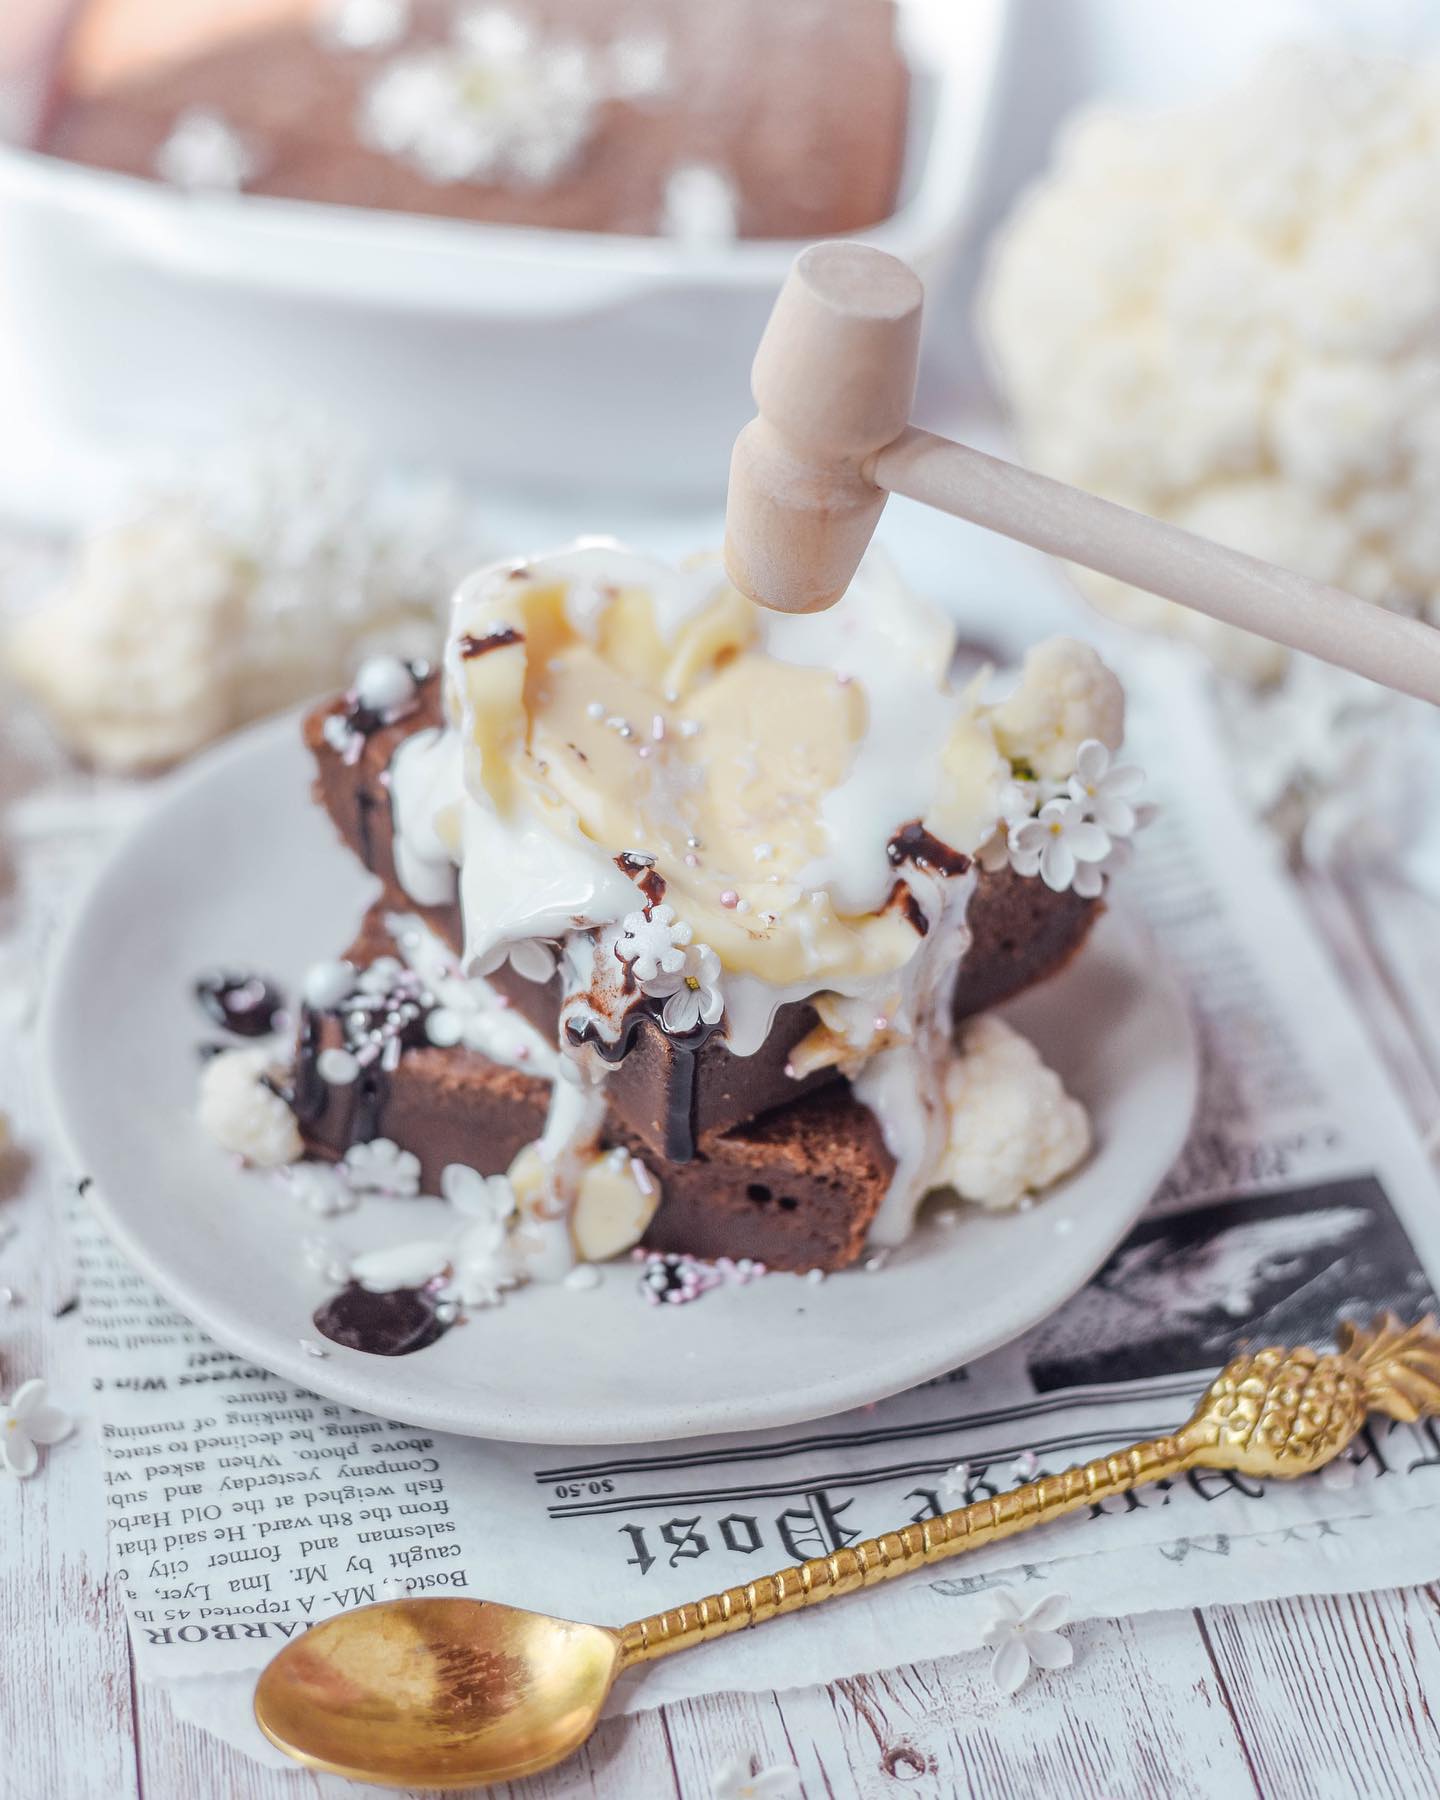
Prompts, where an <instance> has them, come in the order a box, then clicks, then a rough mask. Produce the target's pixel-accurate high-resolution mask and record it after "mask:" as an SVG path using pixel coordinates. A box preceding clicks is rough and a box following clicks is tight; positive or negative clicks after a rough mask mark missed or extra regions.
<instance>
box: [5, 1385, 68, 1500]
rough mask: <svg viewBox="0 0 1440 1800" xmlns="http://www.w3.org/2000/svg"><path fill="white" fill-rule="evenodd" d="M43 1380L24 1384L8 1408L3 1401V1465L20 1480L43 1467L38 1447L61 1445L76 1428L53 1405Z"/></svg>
mask: <svg viewBox="0 0 1440 1800" xmlns="http://www.w3.org/2000/svg"><path fill="white" fill-rule="evenodd" d="M48 1391H49V1390H48V1389H47V1388H46V1385H45V1383H44V1382H43V1381H41V1380H40V1379H38V1377H37V1379H35V1380H34V1381H27V1382H24V1383H23V1384H22V1385H21V1386H20V1387H18V1388H17V1389H16V1390H15V1398H14V1399H13V1400H11V1401H10V1403H9V1404H8V1405H5V1404H4V1403H3V1402H0V1462H3V1463H4V1464H5V1467H6V1468H7V1469H8V1470H9V1472H10V1473H11V1474H12V1475H14V1476H17V1477H18V1478H19V1479H20V1480H21V1481H23V1480H24V1479H25V1477H26V1476H27V1475H33V1474H34V1473H35V1471H36V1469H37V1468H39V1466H40V1452H39V1450H38V1449H37V1448H36V1446H37V1445H39V1444H58V1443H59V1442H60V1440H61V1439H62V1438H67V1437H69V1435H70V1433H71V1432H72V1431H73V1430H74V1429H75V1421H74V1420H73V1419H72V1418H71V1417H70V1415H69V1413H67V1412H65V1411H64V1410H63V1409H62V1408H60V1407H58V1406H51V1405H50V1403H49V1401H48V1399H47V1398H46V1395H47V1393H48Z"/></svg>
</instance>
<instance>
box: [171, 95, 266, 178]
mask: <svg viewBox="0 0 1440 1800" xmlns="http://www.w3.org/2000/svg"><path fill="white" fill-rule="evenodd" d="M258 172H259V170H258V165H257V162H256V158H255V153H254V151H253V149H252V148H251V146H250V144H249V143H248V142H247V141H246V139H244V138H243V137H241V135H240V133H239V132H238V131H236V130H235V128H234V127H233V126H232V125H230V124H229V123H228V122H227V121H226V120H225V118H224V117H223V115H222V114H220V113H218V112H216V111H215V110H214V109H213V108H212V107H208V106H192V107H190V108H189V109H188V110H187V111H185V112H182V113H181V114H180V116H179V118H178V119H176V121H175V123H174V124H173V125H172V126H171V128H170V132H169V135H168V136H167V137H166V139H165V141H164V142H163V143H162V144H161V146H160V148H159V149H158V150H157V151H156V152H155V173H156V174H157V175H158V176H159V177H160V179H161V180H162V181H168V182H169V183H170V184H171V186H172V187H178V188H183V189H184V190H185V191H186V192H187V193H206V192H208V193H219V194H225V193H229V194H237V193H239V191H240V189H241V188H243V187H244V186H245V183H246V182H247V181H251V180H253V179H254V177H255V175H256V174H257V173H258Z"/></svg>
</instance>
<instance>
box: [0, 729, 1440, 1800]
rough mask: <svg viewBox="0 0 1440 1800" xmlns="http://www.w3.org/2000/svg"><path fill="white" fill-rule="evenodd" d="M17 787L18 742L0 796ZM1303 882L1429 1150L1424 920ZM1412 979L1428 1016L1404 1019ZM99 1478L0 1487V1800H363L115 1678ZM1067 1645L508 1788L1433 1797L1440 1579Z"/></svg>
mask: <svg viewBox="0 0 1440 1800" xmlns="http://www.w3.org/2000/svg"><path fill="white" fill-rule="evenodd" d="M3 703H4V702H3V696H0V704H3ZM6 729H7V727H6V726H3V725H0V734H3V733H4V732H5V731H6ZM0 742H3V736H0ZM34 779H35V770H34V768H33V765H31V764H30V763H29V762H28V761H27V753H26V751H25V750H24V749H23V748H22V749H20V750H18V751H17V750H14V741H13V735H12V754H11V755H10V756H9V757H8V758H7V757H6V756H5V755H4V754H3V753H0V807H3V806H4V805H5V804H6V803H7V802H8V801H9V800H11V799H13V798H14V797H15V795H16V793H17V792H19V791H23V790H24V789H25V788H27V787H29V786H31V784H32V783H33V781H34ZM13 888H14V877H13V870H12V869H11V868H10V867H9V865H8V864H7V861H6V858H5V856H4V853H3V845H0V944H3V943H4V941H5V938H6V934H7V932H9V931H12V930H13V928H14V922H15V920H16V919H18V918H19V917H20V916H21V905H20V899H19V897H18V896H17V895H16V894H15V892H14V891H13ZM1306 889H1307V895H1308V898H1309V900H1310V903H1311V906H1312V910H1313V912H1314V915H1315V917H1316V920H1317V922H1318V923H1319V925H1320V927H1321V929H1322V931H1323V932H1324V934H1325V936H1326V938H1327V939H1328V941H1329V942H1330V944H1331V945H1332V947H1333V949H1334V951H1335V954H1336V956H1337V958H1338V960H1339V961H1340V963H1341V965H1342V967H1343V969H1344V972H1345V975H1346V978H1347V980H1348V982H1349V984H1350V986H1351V988H1352V991H1353V992H1354V994H1355V996H1356V1000H1357V1003H1358V1004H1359V1005H1360V1006H1361V1008H1362V1010H1363V1012H1364V1014H1365V1016H1366V1017H1367V1019H1368V1020H1369V1021H1370V1023H1371V1025H1372V1027H1373V1030H1374V1032H1375V1035H1376V1037H1377V1039H1378V1040H1379V1042H1380V1044H1381V1046H1382V1048H1383V1050H1384V1053H1385V1056H1386V1058H1387V1061H1388V1063H1389V1065H1390V1067H1391V1069H1392V1071H1393V1073H1394V1075H1395V1079H1396V1081H1397V1083H1398V1084H1399V1086H1400V1088H1401V1090H1402V1091H1403V1093H1404V1095H1405V1098H1406V1101H1407V1103H1408V1104H1409V1106H1410V1108H1411V1110H1412V1112H1413V1113H1414V1116H1415V1118H1416V1120H1417V1122H1418V1124H1419V1125H1420V1128H1421V1130H1422V1131H1423V1132H1424V1133H1425V1134H1426V1136H1427V1139H1428V1141H1430V1142H1431V1143H1435V1142H1437V1141H1440V931H1437V929H1436V927H1437V923H1440V909H1437V908H1435V907H1433V906H1431V905H1430V904H1428V903H1427V902H1425V901H1423V900H1420V899H1418V898H1416V897H1414V896H1411V895H1408V894H1406V893H1405V892H1404V891H1402V890H1397V889H1393V888H1389V887H1385V886H1383V885H1379V884H1377V883H1375V882H1373V881H1368V880H1367V883H1366V885H1365V886H1364V887H1361V888H1355V887H1350V888H1345V887H1341V886H1337V885H1335V884H1333V883H1330V882H1328V881H1326V882H1322V881H1316V880H1310V881H1309V882H1307V884H1306ZM12 941H13V940H12ZM1427 991H1428V993H1429V994H1430V995H1431V996H1432V997H1433V998H1432V1001H1431V1003H1430V1004H1429V1005H1428V1007H1427V1006H1423V1005H1418V1004H1417V1003H1416V1000H1415V998H1414V997H1415V996H1416V995H1423V994H1424V993H1426V992H1427ZM37 1101H38V1097H37V1096H36V1094H35V1093H34V1091H33V1081H32V1072H31V1070H30V1068H29V1067H28V1063H27V1059H26V1055H25V1053H24V1052H23V1050H22V1049H20V1048H19V1047H18V1040H17V1037H16V1034H15V1033H14V1031H13V1030H12V1031H10V1032H9V1033H8V1034H7V1032H6V1030H5V1026H4V1024H3V1022H0V1105H3V1107H4V1110H5V1111H6V1112H7V1113H8V1114H9V1115H10V1116H11V1118H12V1119H13V1120H14V1122H15V1125H16V1128H17V1135H18V1136H19V1137H20V1139H21V1141H22V1143H24V1144H27V1145H28V1146H30V1147H33V1146H34V1145H35V1144H36V1142H37V1139H38V1137H39V1133H40V1125H39V1113H38V1104H37ZM51 1207H52V1200H51V1197H50V1194H49V1182H48V1179H47V1177H46V1172H45V1171H44V1169H43V1168H42V1167H41V1166H40V1162H39V1160H38V1159H37V1160H34V1161H27V1160H26V1159H25V1157H24V1156H23V1155H22V1156H21V1157H19V1158H15V1157H12V1158H11V1159H10V1160H9V1162H8V1163H7V1164H5V1165H4V1167H3V1170H0V1220H11V1221H13V1222H15V1223H16V1224H17V1225H18V1226H19V1228H20V1229H19V1232H18V1235H17V1236H16V1237H15V1238H14V1239H12V1240H11V1242H10V1243H9V1244H8V1245H7V1246H6V1248H5V1250H4V1252H3V1268H0V1280H3V1281H4V1282H5V1283H6V1284H7V1285H10V1286H12V1287H13V1288H14V1290H15V1293H16V1296H17V1303H16V1304H15V1305H13V1306H11V1307H8V1308H5V1309H3V1310H0V1386H3V1389H4V1391H7V1392H8V1391H11V1390H13V1388H14V1387H15V1386H17V1385H18V1384H19V1383H20V1382H21V1381H23V1380H25V1379H26V1378H27V1377H28V1376H30V1375H33V1374H39V1373H44V1374H45V1375H46V1376H47V1377H48V1378H49V1379H50V1381H51V1384H52V1387H53V1388H54V1390H55V1392H56V1395H57V1397H58V1398H60V1399H62V1400H64V1401H67V1402H68V1403H70V1404H71V1405H72V1406H73V1407H74V1408H75V1409H76V1410H77V1411H79V1412H81V1413H82V1414H83V1413H84V1411H85V1398H86V1386H87V1377H86V1374H85V1370H84V1366H83V1359H82V1355H81V1344H80V1330H79V1319H78V1316H77V1315H76V1314H75V1313H74V1312H73V1311H66V1307H67V1304H68V1303H69V1302H70V1301H71V1300H72V1298H73V1295H72V1290H71V1282H70V1277H69V1274H68V1271H67V1269H66V1267H65V1262H64V1252H63V1248H62V1245H61V1233H60V1230H59V1225H58V1221H57V1220H55V1219H54V1218H53V1217H51V1216H50V1211H51ZM57 1315H58V1316H57ZM86 1428H87V1429H91V1430H93V1429H94V1425H93V1420H92V1421H88V1422H87V1425H86ZM93 1466H94V1465H93V1461H88V1460H86V1459H83V1458H82V1457H81V1456H79V1455H76V1454H72V1453H67V1451H66V1450H65V1449H61V1450H58V1451H56V1452H54V1453H53V1454H52V1455H51V1457H50V1458H49V1461H48V1463H47V1466H46V1467H45V1468H44V1469H43V1470H42V1472H41V1473H40V1475H39V1476H37V1477H36V1479H34V1480H33V1481H31V1482H29V1483H25V1484H8V1483H7V1484H4V1485H0V1646H3V1663H0V1668H3V1678H0V1796H4V1797H6V1800H10V1797H13V1800H51V1797H52V1796H53V1797H55V1800H91V1797H93V1800H130V1797H132V1796H133V1797H135V1800H139V1797H140V1796H144V1797H145V1800H222V1797H225V1800H228V1797H230V1796H235V1797H238V1800H292V1797H295V1796H304V1795H324V1796H327V1797H330V1796H335V1797H338V1796H340V1795H343V1794H351V1793H356V1792H361V1791H366V1792H376V1791H378V1790H359V1789H355V1788H352V1787H350V1786H349V1785H348V1784H346V1783H344V1782H340V1781H336V1780H331V1779H327V1778H323V1777H312V1776H309V1775H306V1774H303V1773H301V1772H299V1771H296V1772H295V1773H293V1774H291V1773H288V1772H272V1771H270V1770H267V1769H263V1768H261V1767H260V1766H259V1765H257V1764H254V1763H251V1762H249V1761H248V1760H247V1759H245V1758H244V1757H242V1756H240V1755H238V1754H237V1753H234V1752H231V1751H229V1750H228V1749H226V1748H225V1747H224V1746H223V1745H221V1744H220V1743H218V1742H217V1741H216V1740H215V1739H213V1738H211V1737H210V1736H208V1735H207V1734H206V1733H204V1732H202V1731H199V1730H197V1729H196V1728H195V1727H193V1726H191V1725H188V1724H185V1723H182V1722H179V1721H177V1720H176V1719H175V1718H174V1716H173V1715H172V1713H171V1709H170V1706H169V1703H168V1701H167V1699H166V1698H165V1696H164V1694H163V1692H162V1691H159V1690H156V1689H153V1688H149V1687H145V1686H142V1685H140V1684H139V1683H138V1682H137V1680H136V1678H135V1673H134V1668H133V1665H132V1662H131V1658H130V1652H129V1646H128V1641H127V1636H126V1631H125V1624H124V1620H123V1617H122V1613H121V1607H120V1603H119V1599H118V1597H117V1596H116V1594H115V1593H114V1592H113V1591H112V1589H111V1587H110V1585H109V1583H108V1581H107V1575H106V1560H105V1548H104V1542H103V1528H102V1517H101V1515H102V1512H103V1505H102V1495H101V1493H100V1492H99V1491H98V1488H97V1485H96V1483H95V1482H94V1480H93ZM1071 1636H1072V1639H1073V1641H1074V1644H1075V1648H1076V1662H1075V1666H1074V1668H1073V1669H1071V1670H1069V1671H1066V1672H1064V1673H1062V1674H1058V1675H1052V1676H1047V1677H1041V1678H1039V1679H1037V1680H1035V1681H1032V1683H1031V1684H1030V1685H1029V1686H1028V1687H1027V1688H1026V1689H1025V1690H1024V1691H1023V1692H1022V1693H1021V1694H1020V1696H1019V1697H1018V1698H1017V1699H1015V1700H1004V1699H1001V1698H1000V1697H999V1695H997V1694H996V1692H995V1691H994V1689H993V1688H992V1686H991V1684H990V1681H989V1676H988V1668H987V1661H986V1658H985V1657H983V1656H966V1657H956V1658H953V1659H950V1660H948V1661H945V1662H938V1663H927V1664H923V1665H916V1666H909V1667H905V1668H900V1669H894V1670H892V1671H890V1672H889V1673H886V1674H879V1675H873V1676H869V1677H866V1678H863V1679H857V1680H850V1681H841V1682H837V1683H835V1684H834V1685H833V1686H831V1687H829V1688H812V1689H803V1690H796V1691H791V1692H787V1693H776V1694H759V1695H744V1696H722V1697H718V1698H713V1699H710V1700H706V1701H694V1702H687V1703H684V1704H682V1705H677V1706H672V1707H666V1708H663V1709H661V1710H659V1711H654V1712H650V1713H646V1714H643V1715H641V1716H640V1717H638V1718H635V1719H631V1720H624V1721H616V1722H614V1723H611V1724H607V1725H605V1726H603V1727H602V1728H601V1730H600V1731H599V1733H598V1734H597V1736H596V1737H595V1739H594V1740H593V1742H592V1743H591V1744H590V1746H589V1747H588V1748H587V1750H586V1751H584V1752H583V1753H582V1754H581V1755H580V1756H579V1757H578V1758H576V1759H575V1760H574V1761H573V1762H572V1763H571V1764H569V1765H568V1766H566V1767H565V1768H564V1769H562V1770H559V1771H556V1772H554V1773H552V1774H550V1775H548V1776H542V1777H538V1778H536V1779H534V1780H531V1781H528V1782H524V1783H520V1784H518V1785H516V1786H513V1787H511V1788H509V1789H506V1790H504V1791H505V1792H506V1793H507V1794H509V1795H510V1796H512V1797H513V1800H542V1797H544V1800H551V1797H556V1796H562V1795H563V1796H586V1795H594V1796H600V1797H603V1800H651V1797H654V1800H665V1797H667V1796H678V1797H680V1800H705V1797H707V1796H708V1795H709V1794H710V1791H711V1790H710V1778H711V1774H712V1772H713V1771H714V1770H715V1769H716V1768H717V1767H718V1766H719V1765H720V1764H721V1763H722V1762H724V1761H725V1760H726V1759H727V1758H728V1757H730V1756H732V1755H734V1754H735V1753H737V1752H741V1753H745V1754H753V1755H755V1756H756V1757H757V1758H759V1759H760V1760H761V1761H762V1762H764V1763H774V1762H779V1763H794V1764H797V1765H798V1767H799V1769H800V1771H801V1774H802V1776H803V1778H804V1783H805V1793H806V1795H807V1797H808V1800H820V1797H821V1796H827V1797H829V1800H848V1797H852V1796H863V1797H864V1800H882V1797H885V1796H890V1795H894V1796H897V1800H898V1797H899V1796H902V1795H907V1794H908V1795H916V1796H933V1797H935V1800H945V1797H948V1796H952V1795H979V1796H985V1797H986V1800H992V1797H996V1796H1000V1797H1003V1796H1009V1795H1016V1796H1022V1795H1023V1796H1026V1797H1027V1800H1029V1797H1030V1796H1043V1797H1046V1800H1049V1797H1064V1800H1069V1797H1071V1796H1074V1797H1077V1800H1078V1797H1080V1796H1087V1797H1093V1800H1102V1797H1111V1800H1118V1797H1120V1796H1125V1797H1127V1800H1129V1797H1131V1796H1163V1797H1165V1800H1181V1797H1182V1796H1192V1795H1193V1796H1205V1797H1207V1800H1209V1797H1211V1796H1224V1797H1225V1800H1230V1797H1231V1796H1238V1795H1248V1794H1252V1793H1253V1794H1258V1795H1263V1796H1266V1797H1267V1800H1271V1797H1273V1800H1281V1797H1283V1800H1292V1797H1293V1800H1332V1797H1333V1800H1349V1797H1350V1796H1354V1795H1362V1794H1363V1795H1365V1796H1367V1800H1370V1797H1373V1800H1380V1797H1384V1796H1412V1795H1434V1794H1436V1793H1440V1718H1437V1713H1440V1588H1424V1589H1415V1590H1410V1591H1397V1592H1389V1593H1381V1594H1374V1595H1369V1596H1363V1597H1359V1598H1352V1599H1336V1600H1299V1601H1293V1602H1286V1603H1274V1604H1269V1605H1264V1606H1257V1607H1253V1608H1230V1607H1222V1608H1214V1609H1208V1610H1204V1611H1200V1612H1194V1613H1165V1614H1159V1615H1151V1616H1149V1617H1145V1618H1141V1619H1139V1620H1135V1621H1131V1622H1129V1623H1124V1624H1118V1625H1117V1624H1113V1623H1105V1622H1098V1623H1092V1624H1089V1625H1085V1626H1081V1627H1077V1628H1075V1629H1074V1630H1073V1631H1072V1633H1071ZM878 1659H879V1660H881V1661H883V1660H884V1650H883V1646H882V1647H881V1648H880V1650H879V1652H878Z"/></svg>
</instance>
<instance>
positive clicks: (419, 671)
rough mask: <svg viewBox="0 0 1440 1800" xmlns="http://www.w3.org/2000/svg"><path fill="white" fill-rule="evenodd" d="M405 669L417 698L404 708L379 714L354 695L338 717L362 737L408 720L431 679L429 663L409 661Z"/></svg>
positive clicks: (351, 695) (349, 695)
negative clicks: (413, 684)
mask: <svg viewBox="0 0 1440 1800" xmlns="http://www.w3.org/2000/svg"><path fill="white" fill-rule="evenodd" d="M405 667H406V668H407V669H408V670H409V671H410V679H411V680H412V681H413V682H414V683H415V694H416V698H415V699H413V700H411V701H409V702H408V703H407V704H406V705H404V706H398V707H396V708H394V709H393V710H392V711H389V712H383V713H382V712H377V711H376V710H375V708H374V707H372V706H362V705H361V704H360V701H359V698H358V697H357V696H356V695H355V694H353V693H350V694H347V695H346V696H345V705H344V708H343V710H342V711H341V712H340V713H338V714H337V715H336V716H337V717H338V718H340V719H343V720H344V722H345V725H346V726H347V728H348V729H349V730H351V731H353V732H356V733H358V734H359V736H361V737H370V736H371V735H372V734H373V733H374V732H377V731H383V730H384V728H385V727H386V726H387V725H398V724H399V723H400V721H401V720H402V719H408V718H409V717H410V716H411V714H412V713H414V712H415V711H416V709H417V708H418V706H419V693H420V689H421V688H422V687H423V686H424V685H425V683H426V682H427V681H428V680H429V679H430V676H431V668H430V665H429V663H427V662H422V661H409V662H407V663H406V664H405Z"/></svg>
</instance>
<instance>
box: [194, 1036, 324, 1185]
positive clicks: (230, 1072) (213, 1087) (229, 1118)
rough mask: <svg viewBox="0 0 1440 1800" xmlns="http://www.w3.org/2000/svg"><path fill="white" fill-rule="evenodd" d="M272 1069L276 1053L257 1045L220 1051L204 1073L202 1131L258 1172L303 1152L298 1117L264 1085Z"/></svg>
mask: <svg viewBox="0 0 1440 1800" xmlns="http://www.w3.org/2000/svg"><path fill="white" fill-rule="evenodd" d="M274 1067H275V1052H274V1050H273V1049H272V1048H270V1047H268V1046H266V1045H263V1044H258V1045H254V1046H252V1047H250V1048H247V1049H244V1050H222V1051H221V1052H220V1053H219V1055H218V1056H212V1057H211V1058H210V1060H209V1062H207V1063H206V1065H205V1067H204V1069H203V1070H202V1071H201V1074H200V1099H199V1105H198V1108H197V1110H198V1113H199V1117H200V1124H201V1126H202V1127H203V1128H204V1129H205V1130H206V1131H207V1132H209V1134H210V1136H211V1137H213V1138H214V1140H215V1142H216V1143H217V1144H219V1145H220V1147H221V1149H223V1150H230V1151H233V1153H234V1154H235V1155H236V1156H243V1157H244V1158H245V1161H246V1162H248V1163H251V1164H253V1165H254V1167H255V1168H257V1169H278V1168H280V1167H281V1166H282V1165H283V1164H285V1163H292V1162H295V1161H296V1160H297V1159H298V1158H299V1157H300V1156H302V1155H303V1154H304V1150H305V1146H304V1144H303V1143H302V1142H301V1139H300V1127H299V1125H298V1124H297V1123H296V1121H295V1115H294V1113H293V1112H291V1110H290V1108H289V1107H288V1106H287V1105H286V1104H285V1102H284V1101H283V1100H282V1099H281V1098H280V1096H279V1095H278V1094H277V1093H276V1092H275V1090H274V1089H273V1088H272V1087H270V1086H268V1084H267V1083H266V1082H265V1080H264V1077H265V1075H266V1074H268V1073H269V1072H270V1071H272V1070H273V1069H274Z"/></svg>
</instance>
